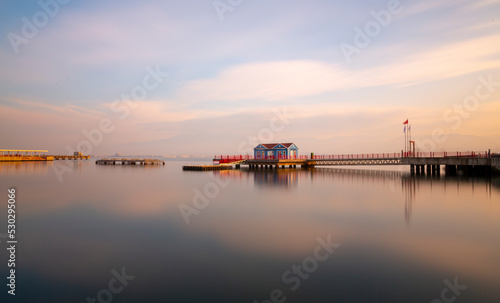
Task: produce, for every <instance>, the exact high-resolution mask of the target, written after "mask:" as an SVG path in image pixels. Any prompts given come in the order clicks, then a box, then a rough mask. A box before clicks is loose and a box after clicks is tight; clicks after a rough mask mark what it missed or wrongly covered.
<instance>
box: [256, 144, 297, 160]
mask: <svg viewBox="0 0 500 303" xmlns="http://www.w3.org/2000/svg"><path fill="white" fill-rule="evenodd" d="M253 154H254V158H255V159H296V158H297V156H298V155H299V148H298V147H297V145H295V144H294V143H265V144H259V145H257V146H256V147H255V148H254V149H253Z"/></svg>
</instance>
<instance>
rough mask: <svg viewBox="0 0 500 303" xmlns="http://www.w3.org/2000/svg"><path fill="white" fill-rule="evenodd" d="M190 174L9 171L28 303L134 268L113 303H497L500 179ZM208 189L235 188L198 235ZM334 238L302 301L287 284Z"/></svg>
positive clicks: (373, 173) (2, 256)
mask: <svg viewBox="0 0 500 303" xmlns="http://www.w3.org/2000/svg"><path fill="white" fill-rule="evenodd" d="M44 165H45V166H44ZM51 165H52V167H51ZM63 165H72V168H73V169H72V170H71V172H68V173H66V174H64V178H63V182H59V181H58V179H57V175H56V173H55V170H54V169H52V168H53V167H55V166H61V167H63ZM182 165H185V163H183V162H174V161H169V162H167V164H166V165H165V166H162V167H144V166H140V167H131V166H111V165H110V166H97V165H95V163H94V162H93V161H67V162H66V161H59V162H54V163H53V164H47V163H45V164H44V163H39V164H31V163H23V164H21V165H17V166H5V165H3V164H2V165H0V169H1V171H2V173H0V184H1V189H0V190H1V191H3V192H6V188H7V186H11V185H14V186H16V187H17V189H18V192H19V196H18V204H17V207H18V212H19V214H20V215H19V227H18V228H19V229H18V233H19V239H22V243H21V242H20V247H21V248H20V250H19V253H18V258H19V260H22V262H20V263H19V264H20V265H19V268H18V269H19V276H18V285H19V286H20V287H21V286H22V287H23V288H22V290H23V291H20V292H19V296H16V299H18V302H37V301H40V302H84V301H85V299H86V298H87V297H88V296H95V295H96V293H97V292H98V291H99V290H100V289H102V288H105V287H106V285H107V283H108V281H109V279H110V271H111V270H112V269H118V270H119V269H121V268H122V267H126V268H127V272H128V273H130V274H131V275H135V276H136V279H135V280H134V281H132V282H131V283H130V285H129V286H127V288H126V289H125V290H124V291H123V292H122V293H120V294H119V295H117V296H116V298H114V299H113V302H114V301H115V300H116V302H167V301H168V302H254V300H258V302H262V301H263V300H264V299H269V294H270V292H271V291H272V290H273V289H275V288H281V289H282V290H283V291H284V293H285V295H286V297H287V299H286V302H431V301H432V300H433V299H437V298H439V297H440V294H441V291H442V289H443V287H444V285H443V280H444V279H449V280H453V279H454V277H458V278H459V281H460V282H462V283H465V284H466V285H468V289H467V290H466V291H465V292H464V293H463V295H461V296H460V298H459V299H457V302H458V300H459V301H460V302H495V299H496V298H498V292H497V288H498V285H499V283H500V275H499V273H498V268H500V258H499V256H500V241H498V230H500V203H499V201H500V182H499V179H498V177H494V178H477V177H476V178H467V177H460V176H453V177H447V176H445V175H444V174H442V175H441V176H431V177H427V176H418V175H417V176H411V175H410V174H409V173H408V172H405V171H395V170H393V169H394V168H391V167H388V168H385V167H381V168H380V169H350V168H349V169H347V168H346V169H344V168H340V169H337V168H321V167H317V168H315V169H308V170H306V169H279V170H248V169H241V170H228V171H214V172H184V171H182V169H181V167H182ZM6 167H9V168H6ZM13 167H17V168H13ZM208 184H227V185H224V186H220V187H219V188H218V189H217V191H215V192H211V193H210V194H209V195H206V196H205V198H206V201H207V203H206V205H205V207H204V208H202V209H200V210H199V213H198V214H196V215H193V216H192V218H191V223H190V224H186V223H185V221H184V220H183V217H182V215H181V213H180V211H179V205H180V204H181V203H185V204H188V205H193V201H194V200H196V199H197V198H196V194H195V193H197V192H198V193H199V192H204V189H205V188H207V185H208ZM0 211H1V213H2V215H1V218H2V219H1V221H0V223H1V224H4V223H5V221H4V220H5V218H6V212H7V207H6V204H5V203H2V204H0ZM327 235H330V236H331V238H332V239H333V241H335V242H338V243H341V246H340V247H339V248H338V249H337V250H336V251H335V253H334V254H333V255H332V256H331V257H330V258H329V259H328V260H326V261H324V262H322V263H320V265H319V267H318V268H317V270H315V271H314V272H312V273H310V276H309V277H308V279H305V280H303V281H302V283H301V286H300V288H299V289H298V290H296V291H290V289H289V288H288V285H286V284H284V283H283V281H282V278H281V277H282V275H283V273H284V272H285V271H286V270H288V269H290V268H291V267H292V266H293V265H294V264H301V263H302V261H303V260H304V258H307V257H309V256H311V254H313V252H314V248H315V247H316V245H317V242H316V238H317V237H325V236H327ZM6 257H7V256H6V252H5V250H2V251H1V252H0V260H6ZM0 270H1V271H2V272H6V270H7V267H6V262H0ZM20 290H21V288H20ZM2 295H3V294H2ZM2 302H3V297H2Z"/></svg>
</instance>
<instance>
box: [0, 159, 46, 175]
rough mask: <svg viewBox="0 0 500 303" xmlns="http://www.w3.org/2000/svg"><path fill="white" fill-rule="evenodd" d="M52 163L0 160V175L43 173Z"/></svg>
mask: <svg viewBox="0 0 500 303" xmlns="http://www.w3.org/2000/svg"><path fill="white" fill-rule="evenodd" d="M53 165H54V163H53V162H52V161H33V162H27V161H25V162H0V175H24V174H31V175H45V174H47V172H48V169H49V167H52V166H53Z"/></svg>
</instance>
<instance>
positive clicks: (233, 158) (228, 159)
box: [214, 151, 490, 164]
mask: <svg viewBox="0 0 500 303" xmlns="http://www.w3.org/2000/svg"><path fill="white" fill-rule="evenodd" d="M409 157H414V158H447V157H450V158H451V157H463V158H488V157H490V154H489V153H488V152H487V151H485V152H473V151H467V152H458V151H457V152H414V153H413V152H403V153H401V152H399V153H371V154H341V155H299V156H273V155H269V156H260V157H254V156H253V155H215V156H214V162H219V163H220V164H225V163H233V162H238V161H242V160H359V159H395V158H409Z"/></svg>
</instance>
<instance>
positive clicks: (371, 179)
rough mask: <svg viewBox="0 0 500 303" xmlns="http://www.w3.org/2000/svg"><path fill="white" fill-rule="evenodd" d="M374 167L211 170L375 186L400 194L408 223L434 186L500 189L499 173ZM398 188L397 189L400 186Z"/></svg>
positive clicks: (294, 181)
mask: <svg viewBox="0 0 500 303" xmlns="http://www.w3.org/2000/svg"><path fill="white" fill-rule="evenodd" d="M385 169H386V170H384V169H382V170H373V169H351V168H322V167H317V168H312V169H272V170H263V169H247V168H242V169H239V170H230V171H218V172H214V174H216V175H218V176H219V177H223V178H232V179H235V178H236V179H239V180H241V179H253V181H254V185H255V186H257V187H260V188H265V189H270V190H283V189H286V190H288V189H293V188H297V187H299V186H300V185H301V184H304V183H306V182H307V183H308V184H311V183H312V182H318V181H319V182H331V183H332V184H336V185H339V184H345V185H348V184H349V185H356V186H360V187H361V188H367V187H371V188H378V189H381V190H382V191H385V192H386V193H387V194H391V195H394V194H397V195H399V194H400V195H401V198H400V199H401V201H402V202H403V203H404V219H405V221H406V223H407V224H409V223H410V221H411V217H412V211H413V203H414V201H415V200H416V198H417V196H418V195H419V194H422V196H424V197H428V196H429V193H430V192H432V191H433V190H434V191H436V192H439V191H442V192H443V193H444V194H446V193H450V191H453V192H454V193H456V194H457V195H459V194H460V191H461V190H463V191H465V192H467V193H469V192H471V193H472V194H474V193H475V192H476V191H479V192H481V193H484V194H486V195H487V196H489V197H491V191H492V189H493V190H497V191H500V177H498V176H490V177H481V176H464V175H446V174H444V173H443V174H433V175H425V174H411V173H410V172H409V171H396V170H387V168H385ZM399 188H400V190H399Z"/></svg>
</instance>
